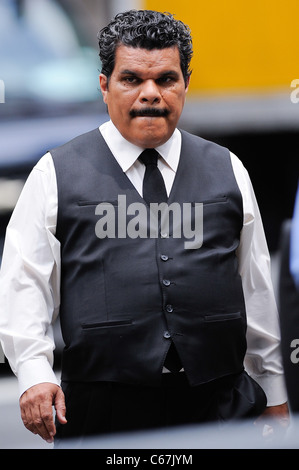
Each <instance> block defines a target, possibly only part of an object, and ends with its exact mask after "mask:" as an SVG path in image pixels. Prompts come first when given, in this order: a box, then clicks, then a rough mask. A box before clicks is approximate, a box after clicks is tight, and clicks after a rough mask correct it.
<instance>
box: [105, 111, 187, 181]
mask: <svg viewBox="0 0 299 470" xmlns="http://www.w3.org/2000/svg"><path fill="white" fill-rule="evenodd" d="M100 132H101V134H102V135H103V137H104V139H105V141H106V143H107V145H108V147H109V148H110V150H111V152H112V154H113V155H114V157H115V158H116V160H117V162H118V164H119V165H120V166H121V168H122V170H123V172H127V171H128V170H129V168H130V167H131V166H132V165H134V163H135V162H136V160H137V159H138V157H139V155H140V154H141V152H142V151H143V150H144V149H143V148H142V147H138V146H137V145H134V144H132V143H131V142H129V141H127V140H126V139H125V138H124V137H123V136H122V135H121V133H120V132H119V130H118V129H117V128H116V127H115V125H114V124H113V122H112V121H111V120H110V121H107V122H105V123H104V124H102V126H101V127H100ZM156 150H157V152H159V154H160V155H161V156H162V158H163V159H164V160H165V162H166V163H167V165H169V166H170V168H171V169H172V170H173V171H176V170H177V167H178V163H179V157H180V153H181V133H180V132H179V130H178V129H175V131H174V133H173V134H172V136H171V137H170V139H169V140H168V141H167V142H165V144H163V145H160V146H159V147H156Z"/></svg>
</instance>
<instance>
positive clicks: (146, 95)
mask: <svg viewBox="0 0 299 470" xmlns="http://www.w3.org/2000/svg"><path fill="white" fill-rule="evenodd" d="M139 99H140V101H141V102H142V103H149V104H156V103H159V102H160V101H161V93H160V90H159V87H158V86H157V84H156V83H155V81H154V80H146V81H145V82H144V83H143V84H142V88H141V92H140V95H139Z"/></svg>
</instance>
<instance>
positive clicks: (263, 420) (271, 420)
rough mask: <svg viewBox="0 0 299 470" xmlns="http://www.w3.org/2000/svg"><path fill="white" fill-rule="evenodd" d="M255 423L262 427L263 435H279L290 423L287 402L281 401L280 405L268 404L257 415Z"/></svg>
mask: <svg viewBox="0 0 299 470" xmlns="http://www.w3.org/2000/svg"><path fill="white" fill-rule="evenodd" d="M255 424H256V425H257V426H263V427H264V436H265V437H268V436H269V435H271V434H274V435H280V436H281V435H282V434H283V433H284V431H286V429H287V428H288V426H289V424H290V415H289V408H288V404H287V403H283V404H282V405H277V406H268V407H267V408H266V409H265V411H264V412H263V413H262V414H261V416H259V417H258V419H257V420H256V422H255ZM265 429H266V430H265Z"/></svg>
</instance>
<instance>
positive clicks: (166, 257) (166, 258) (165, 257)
mask: <svg viewBox="0 0 299 470" xmlns="http://www.w3.org/2000/svg"><path fill="white" fill-rule="evenodd" d="M160 258H161V260H162V261H168V260H169V258H168V256H167V255H161V256H160Z"/></svg>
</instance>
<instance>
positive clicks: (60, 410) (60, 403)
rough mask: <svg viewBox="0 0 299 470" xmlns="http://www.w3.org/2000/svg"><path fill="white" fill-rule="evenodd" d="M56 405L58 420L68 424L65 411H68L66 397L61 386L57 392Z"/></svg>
mask: <svg viewBox="0 0 299 470" xmlns="http://www.w3.org/2000/svg"><path fill="white" fill-rule="evenodd" d="M54 406H55V410H56V415H57V418H58V421H59V422H60V423H61V424H66V423H67V420H66V417H65V413H66V408H65V399H64V393H63V391H62V390H61V388H59V389H58V392H57V393H56V396H55V402H54Z"/></svg>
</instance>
